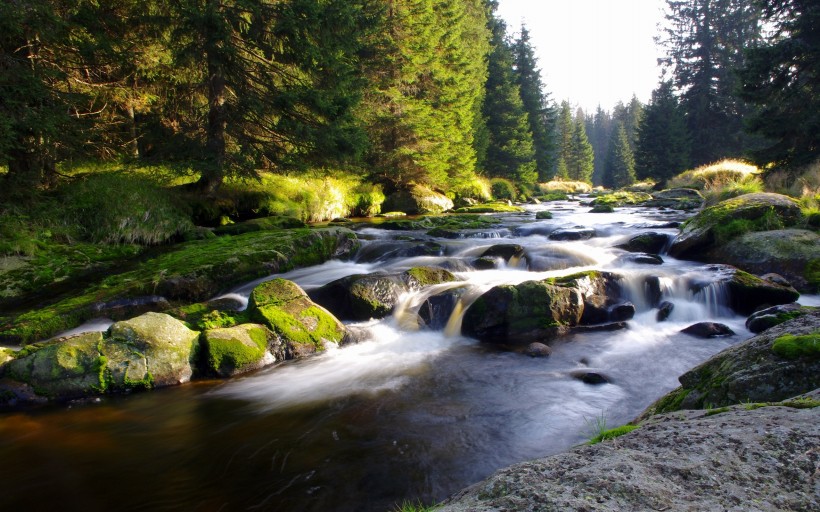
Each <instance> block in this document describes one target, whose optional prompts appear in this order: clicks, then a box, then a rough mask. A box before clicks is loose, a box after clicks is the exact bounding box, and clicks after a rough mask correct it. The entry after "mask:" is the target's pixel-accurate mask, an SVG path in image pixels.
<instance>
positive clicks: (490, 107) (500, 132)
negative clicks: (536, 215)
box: [483, 1, 538, 185]
mask: <svg viewBox="0 0 820 512" xmlns="http://www.w3.org/2000/svg"><path fill="white" fill-rule="evenodd" d="M495 4H496V2H494V1H491V2H489V5H490V7H491V8H492V9H493V11H494V9H495ZM490 29H491V31H492V40H491V43H492V50H491V52H490V56H489V65H488V75H487V84H486V95H485V97H484V108H483V115H484V119H486V125H487V132H488V135H489V137H488V140H489V144H488V148H487V158H486V161H485V171H486V172H487V174H488V175H490V176H494V177H501V178H507V179H510V180H512V181H515V182H518V183H524V184H528V185H532V184H534V183H536V181H537V180H538V172H537V170H536V161H535V151H534V149H533V141H532V133H531V132H530V128H529V120H528V117H527V112H526V111H525V110H524V104H523V102H522V101H521V93H520V89H519V87H518V84H517V83H516V81H515V76H514V74H513V54H512V51H511V49H510V46H509V45H508V44H507V41H506V26H505V24H504V22H503V21H502V20H501V19H500V18H498V17H497V16H495V15H493V16H492V17H491V20H490Z"/></svg>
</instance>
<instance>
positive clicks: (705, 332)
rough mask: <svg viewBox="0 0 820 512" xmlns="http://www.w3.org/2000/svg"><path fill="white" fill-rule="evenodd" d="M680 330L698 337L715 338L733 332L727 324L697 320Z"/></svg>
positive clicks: (729, 334)
mask: <svg viewBox="0 0 820 512" xmlns="http://www.w3.org/2000/svg"><path fill="white" fill-rule="evenodd" d="M681 332H682V333H685V334H689V335H690V336H695V337H698V338H717V337H721V336H733V335H734V334H735V332H734V331H733V330H732V329H730V328H729V327H728V326H726V325H723V324H719V323H715V322H698V323H696V324H693V325H690V326H689V327H687V328H685V329H682V330H681Z"/></svg>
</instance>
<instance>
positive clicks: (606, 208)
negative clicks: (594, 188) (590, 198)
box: [589, 204, 615, 213]
mask: <svg viewBox="0 0 820 512" xmlns="http://www.w3.org/2000/svg"><path fill="white" fill-rule="evenodd" d="M614 211H615V207H614V206H612V205H611V204H596V205H595V206H593V207H592V209H591V210H589V213H612V212H614Z"/></svg>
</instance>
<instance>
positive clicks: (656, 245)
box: [615, 231, 669, 254]
mask: <svg viewBox="0 0 820 512" xmlns="http://www.w3.org/2000/svg"><path fill="white" fill-rule="evenodd" d="M667 243H669V235H667V234H666V233H657V232H655V231H650V232H647V233H641V234H639V235H635V236H633V237H631V238H630V239H629V240H627V241H626V242H624V243H622V244H618V245H616V246H615V247H617V248H618V249H623V250H625V251H629V252H640V253H647V254H660V253H661V251H663V249H664V248H665V247H666V244H667Z"/></svg>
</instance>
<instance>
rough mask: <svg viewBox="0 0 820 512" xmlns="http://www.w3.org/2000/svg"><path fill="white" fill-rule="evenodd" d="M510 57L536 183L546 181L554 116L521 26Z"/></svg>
mask: <svg viewBox="0 0 820 512" xmlns="http://www.w3.org/2000/svg"><path fill="white" fill-rule="evenodd" d="M513 53H514V57H515V77H516V81H517V82H518V87H519V89H520V91H521V101H522V102H523V104H524V109H525V110H526V111H527V118H528V121H529V126H530V132H531V133H532V141H533V149H534V150H535V164H536V168H537V170H538V179H539V180H541V181H548V180H550V179H551V178H552V176H553V173H554V169H555V149H556V141H555V139H554V133H555V123H556V120H557V119H556V118H557V112H556V109H555V107H554V106H553V105H552V104H551V102H550V100H549V95H548V94H547V93H545V92H544V84H543V82H542V80H541V70H539V69H538V62H537V59H536V58H535V52H534V51H533V49H532V46H531V44H530V34H529V31H528V30H527V27H526V26H524V25H522V26H521V33H520V34H519V35H518V38H517V39H516V40H515V43H514V44H513Z"/></svg>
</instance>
